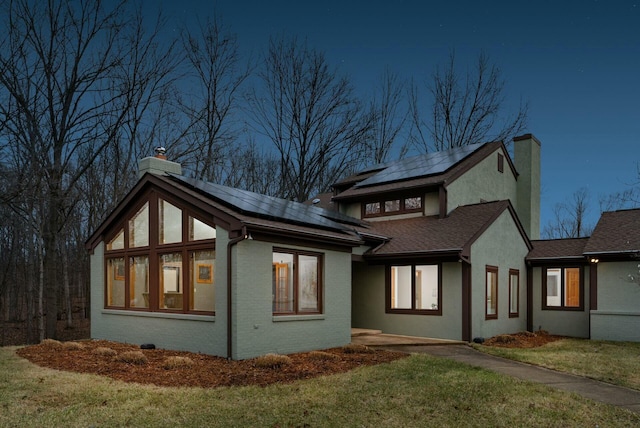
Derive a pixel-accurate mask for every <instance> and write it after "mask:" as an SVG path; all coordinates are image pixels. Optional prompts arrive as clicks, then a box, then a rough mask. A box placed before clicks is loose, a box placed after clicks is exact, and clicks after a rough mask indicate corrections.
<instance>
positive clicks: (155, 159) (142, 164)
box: [138, 147, 182, 178]
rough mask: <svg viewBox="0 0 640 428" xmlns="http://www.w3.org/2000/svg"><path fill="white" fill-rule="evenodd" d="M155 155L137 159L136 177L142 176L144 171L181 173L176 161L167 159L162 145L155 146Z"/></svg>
mask: <svg viewBox="0 0 640 428" xmlns="http://www.w3.org/2000/svg"><path fill="white" fill-rule="evenodd" d="M155 152H156V155H155V156H149V157H146V158H143V159H140V160H139V161H138V178H142V176H143V175H145V174H146V173H149V174H156V175H164V174H165V173H171V174H176V175H182V166H180V164H179V163H177V162H171V161H170V160H167V156H166V155H165V153H166V149H165V148H164V147H156V148H155Z"/></svg>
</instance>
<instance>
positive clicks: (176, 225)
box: [158, 199, 182, 244]
mask: <svg viewBox="0 0 640 428" xmlns="http://www.w3.org/2000/svg"><path fill="white" fill-rule="evenodd" d="M158 216H159V218H158V222H159V229H160V230H159V236H158V240H159V242H160V243H161V244H171V243H174V242H182V210H181V209H180V208H178V207H176V206H174V205H172V204H170V203H169V202H167V201H164V200H162V199H158Z"/></svg>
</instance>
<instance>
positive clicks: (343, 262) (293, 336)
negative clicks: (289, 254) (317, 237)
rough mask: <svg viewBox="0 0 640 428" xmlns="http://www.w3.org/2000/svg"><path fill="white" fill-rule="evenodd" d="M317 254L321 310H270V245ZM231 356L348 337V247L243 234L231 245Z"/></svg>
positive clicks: (338, 342) (327, 344) (324, 344)
mask: <svg viewBox="0 0 640 428" xmlns="http://www.w3.org/2000/svg"><path fill="white" fill-rule="evenodd" d="M274 247H277V248H285V249H291V250H301V251H308V252H314V253H319V254H322V259H323V266H322V267H323V272H322V277H323V290H322V299H323V301H322V309H323V311H322V313H321V314H309V315H292V316H283V315H273V305H272V264H273V256H272V253H273V248H274ZM232 264H233V268H232V275H233V286H232V287H233V288H232V290H233V294H232V296H233V299H232V304H233V310H232V314H233V338H234V340H233V358H234V359H246V358H252V357H256V356H259V355H263V354H266V353H269V352H273V353H280V354H288V353H293V352H303V351H310V350H314V349H325V348H331V347H336V346H343V345H346V344H348V343H349V342H350V340H351V289H350V281H351V253H349V252H340V251H330V250H326V249H317V248H313V247H299V246H291V245H282V244H277V245H276V244H273V243H270V242H264V241H256V240H245V241H241V242H240V243H238V244H237V245H236V246H234V247H233V256H232Z"/></svg>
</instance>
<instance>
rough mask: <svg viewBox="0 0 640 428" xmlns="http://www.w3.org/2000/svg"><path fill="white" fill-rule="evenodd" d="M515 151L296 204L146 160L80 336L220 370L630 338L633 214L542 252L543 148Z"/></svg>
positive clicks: (104, 244) (368, 176)
mask: <svg viewBox="0 0 640 428" xmlns="http://www.w3.org/2000/svg"><path fill="white" fill-rule="evenodd" d="M513 151H514V156H513V159H512V158H511V156H510V154H509V153H508V152H507V150H506V148H505V146H504V145H503V144H502V143H501V142H494V143H487V144H477V145H470V146H465V147H460V148H456V149H452V150H449V151H446V152H438V153H431V154H426V155H421V156H416V157H412V158H408V159H404V160H400V161H396V162H389V163H386V164H383V165H376V166H374V167H371V168H369V169H367V170H365V171H362V172H360V173H359V174H356V175H354V176H351V177H348V178H346V179H344V180H342V181H341V182H339V183H336V184H335V186H334V193H333V195H332V196H331V195H326V194H324V195H321V196H320V197H318V198H314V199H313V200H312V201H309V203H308V204H300V203H295V202H290V201H285V200H282V199H278V198H273V197H268V196H264V195H258V194H255V193H252V192H247V191H243V190H238V189H232V188H228V187H225V186H220V185H217V184H213V183H206V182H202V181H199V180H195V179H191V178H187V177H185V176H182V175H181V169H180V165H178V164H176V163H173V162H170V161H167V160H166V159H163V158H158V157H155V158H153V157H152V158H145V159H143V160H141V161H140V176H141V178H140V181H139V182H138V183H137V184H136V186H135V187H134V188H133V189H132V190H131V192H130V193H129V194H128V195H127V197H125V199H124V200H123V201H122V202H121V203H120V204H119V205H118V207H117V208H116V209H115V210H114V211H113V213H111V215H110V216H109V217H108V218H107V219H106V220H105V222H104V223H103V224H102V225H101V226H100V227H99V228H98V230H97V231H96V232H95V233H94V234H93V235H92V237H91V238H90V239H89V240H88V242H87V247H88V249H89V250H90V251H91V253H92V255H91V284H92V288H91V292H92V296H93V298H92V303H91V314H92V315H91V328H92V332H91V335H92V337H93V338H99V339H111V340H118V341H123V342H130V343H140V344H141V343H154V344H155V345H156V346H158V347H162V348H169V349H181V350H190V351H195V352H203V353H207V354H213V355H220V356H224V357H229V358H233V359H244V358H250V357H254V356H257V355H261V354H265V353H268V352H277V353H291V352H299V351H308V350H313V349H322V348H328V347H333V346H341V345H344V344H347V343H348V342H349V341H350V331H351V328H352V327H360V328H371V329H379V330H382V331H383V332H385V333H392V334H403V335H412V336H423V337H435V338H445V339H456V340H464V341H471V340H473V339H474V338H477V337H490V336H493V335H496V334H501V333H513V332H517V331H522V330H525V329H528V330H535V329H539V328H542V329H545V330H548V331H550V332H551V333H556V334H565V335H570V336H577V337H598V338H601V337H603V338H604V337H606V338H613V339H619V340H640V337H638V333H637V332H638V331H639V330H640V328H638V327H640V322H639V321H638V320H640V311H638V310H637V309H635V308H637V307H638V304H639V303H640V286H639V285H638V280H637V278H635V277H634V281H635V282H634V281H631V280H630V279H629V278H628V276H629V275H630V274H634V275H637V274H638V273H639V272H638V267H637V264H638V261H637V254H638V249H639V248H640V225H639V222H640V210H632V211H621V212H616V213H605V214H604V215H603V217H602V220H601V222H600V223H599V224H598V226H597V227H596V229H595V231H594V234H593V236H592V238H591V239H577V240H555V241H541V240H538V239H539V230H540V143H539V142H538V141H537V140H536V139H535V137H533V136H532V135H530V134H528V135H524V136H522V137H518V138H515V139H514V146H513ZM620 222H626V223H625V224H628V226H626V227H625V228H622V229H621V228H617V225H618V224H619V223H620ZM611 230H615V231H616V233H614V234H612V233H611ZM598 261H599V263H598ZM623 283H624V284H623ZM612 330H615V332H616V334H612Z"/></svg>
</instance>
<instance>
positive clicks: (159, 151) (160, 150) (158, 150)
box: [153, 146, 167, 156]
mask: <svg viewBox="0 0 640 428" xmlns="http://www.w3.org/2000/svg"><path fill="white" fill-rule="evenodd" d="M153 150H154V151H155V152H156V154H157V155H162V156H164V154H165V153H167V149H165V148H164V147H163V146H158V147H156V148H155V149H153Z"/></svg>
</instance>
